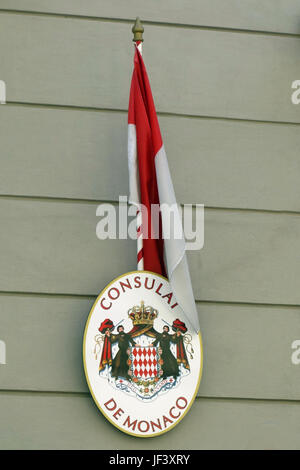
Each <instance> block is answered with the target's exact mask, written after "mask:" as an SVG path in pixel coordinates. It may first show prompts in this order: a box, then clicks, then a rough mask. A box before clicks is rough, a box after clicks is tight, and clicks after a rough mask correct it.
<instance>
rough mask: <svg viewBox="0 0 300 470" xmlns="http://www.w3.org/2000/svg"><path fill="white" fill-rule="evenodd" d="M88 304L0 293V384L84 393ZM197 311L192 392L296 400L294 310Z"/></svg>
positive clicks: (204, 307) (216, 307)
mask: <svg viewBox="0 0 300 470" xmlns="http://www.w3.org/2000/svg"><path fill="white" fill-rule="evenodd" d="M93 301H94V299H74V298H73V299H71V298H58V297H38V296H21V295H19V296H11V295H0V310H1V312H5V316H2V317H1V320H0V338H1V339H2V340H4V341H5V343H6V347H7V365H6V366H3V367H2V366H0V388H1V389H2V390H4V389H6V390H35V391H55V392H88V389H87V385H86V381H85V378H84V373H83V367H82V355H81V352H82V338H83V331H84V326H85V322H86V319H87V316H88V313H89V310H90V308H91V306H92V304H93ZM198 311H199V318H200V324H201V331H202V337H203V345H204V370H203V378H202V382H201V385H200V389H199V395H200V396H204V397H219V398H220V397H222V398H232V397H234V398H256V399H284V400H300V376H299V367H300V366H298V367H297V366H295V365H293V364H292V363H291V354H292V349H291V344H292V342H293V341H294V340H295V339H297V338H296V336H297V329H298V326H299V314H300V308H283V307H262V306H245V305H224V304H205V303H203V304H202V303H198ZM125 315H126V312H125ZM53 344H55V347H53ZM266 371H267V372H266ZM0 402H1V397H0Z"/></svg>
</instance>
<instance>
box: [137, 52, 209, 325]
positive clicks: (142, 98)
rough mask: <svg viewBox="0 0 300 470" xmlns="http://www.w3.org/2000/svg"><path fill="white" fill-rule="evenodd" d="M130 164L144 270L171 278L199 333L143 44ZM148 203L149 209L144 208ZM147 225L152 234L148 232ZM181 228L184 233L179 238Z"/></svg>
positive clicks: (140, 252) (180, 224) (178, 298)
mask: <svg viewBox="0 0 300 470" xmlns="http://www.w3.org/2000/svg"><path fill="white" fill-rule="evenodd" d="M128 166H129V190H130V196H129V203H131V204H134V205H135V206H136V207H137V212H138V215H137V236H138V240H137V243H138V269H139V270H143V269H144V270H145V271H152V272H155V273H158V274H162V275H164V276H167V277H168V279H169V282H170V284H171V287H172V290H173V293H174V296H175V297H176V301H177V303H178V304H179V306H180V307H181V308H182V310H183V312H184V314H185V315H186V317H187V318H188V319H189V321H190V323H191V324H192V325H193V326H194V328H195V330H196V331H197V332H198V331H199V329H200V328H199V320H198V314H197V309H196V305H195V300H194V295H193V289H192V284H191V278H190V273H189V268H188V264H187V259H186V253H185V251H186V243H185V239H184V234H183V231H182V222H181V214H180V211H179V208H178V206H177V203H176V197H175V193H174V188H173V183H172V179H171V175H170V171H169V166H168V161H167V156H166V152H165V149H164V145H163V141H162V137H161V133H160V128H159V124H158V120H157V115H156V110H155V106H154V101H153V97H152V93H151V88H150V83H149V79H148V75H147V72H146V68H145V64H144V61H143V59H142V55H141V53H140V51H139V46H136V50H135V56H134V70H133V75H132V81H131V89H130V98H129V109H128ZM142 205H143V206H144V207H146V208H147V211H140V208H141V206H142ZM153 205H159V207H160V208H161V212H160V216H159V236H158V238H152V237H151V232H153V231H154V232H155V231H156V230H157V227H155V228H154V227H153V224H154V221H153V214H151V207H152V206H153ZM156 207H157V206H156ZM162 207H169V208H170V207H172V208H173V219H172V224H173V230H170V217H169V211H166V212H164V210H162ZM175 207H176V209H175V210H174V208H175ZM145 212H146V214H145ZM146 218H147V220H145V219H146ZM145 227H147V234H149V235H148V236H143V234H144V231H143V230H144V228H145ZM174 227H175V229H174ZM179 227H180V229H181V230H180V231H181V236H180V237H178V235H177V236H176V237H175V236H174V234H175V232H177V234H178V228H179ZM170 235H171V236H170Z"/></svg>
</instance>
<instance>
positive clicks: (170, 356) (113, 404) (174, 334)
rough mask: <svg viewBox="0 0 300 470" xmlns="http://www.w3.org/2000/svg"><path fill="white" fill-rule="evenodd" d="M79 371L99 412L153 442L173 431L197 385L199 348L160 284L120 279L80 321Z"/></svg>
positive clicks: (143, 278) (144, 276) (149, 277)
mask: <svg viewBox="0 0 300 470" xmlns="http://www.w3.org/2000/svg"><path fill="white" fill-rule="evenodd" d="M83 355H84V367H85V373H86V378H87V382H88V385H89V388H90V391H91V393H92V396H93V398H94V400H95V402H96V404H97V406H98V407H99V409H100V410H101V411H102V413H103V414H104V415H105V416H106V417H107V418H108V419H109V421H111V423H112V424H114V425H115V426H116V427H118V428H119V429H121V430H122V431H124V432H126V433H129V434H133V435H136V436H141V437H152V436H156V435H159V434H161V433H163V432H166V431H168V430H169V429H171V428H172V427H174V426H175V425H176V424H177V423H178V422H179V421H180V420H181V419H182V418H183V416H184V415H185V413H186V412H187V411H188V409H189V408H190V406H191V405H192V402H193V400H194V398H195V395H196V393H197V390H198V386H199V383H200V378H201V372H202V358H203V354H202V344H201V337H200V334H199V335H198V334H197V333H196V332H194V330H193V328H192V326H191V325H190V324H189V321H188V318H187V316H185V315H184V312H183V311H182V310H181V308H180V306H179V305H178V304H177V302H176V299H175V297H174V295H173V293H172V290H171V287H170V284H169V282H168V280H167V279H165V278H163V277H161V276H159V275H157V274H154V273H150V272H147V271H134V272H131V273H127V274H124V275H123V276H121V277H119V278H117V279H115V280H114V281H113V282H112V283H110V284H109V285H108V286H107V287H106V288H105V289H104V290H103V291H102V293H101V294H100V295H99V297H98V298H97V300H96V302H95V304H94V306H93V308H92V310H91V312H90V315H89V318H88V321H87V325H86V330H85V335H84V345H83Z"/></svg>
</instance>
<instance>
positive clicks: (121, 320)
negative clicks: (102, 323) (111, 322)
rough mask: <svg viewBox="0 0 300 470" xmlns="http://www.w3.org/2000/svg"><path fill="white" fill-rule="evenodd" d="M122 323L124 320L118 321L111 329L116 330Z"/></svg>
mask: <svg viewBox="0 0 300 470" xmlns="http://www.w3.org/2000/svg"><path fill="white" fill-rule="evenodd" d="M123 321H124V319H123V320H120V321H119V323H117V324H116V325H115V326H114V328H113V329H115V328H117V327H118V326H119V325H120V323H122V322H123Z"/></svg>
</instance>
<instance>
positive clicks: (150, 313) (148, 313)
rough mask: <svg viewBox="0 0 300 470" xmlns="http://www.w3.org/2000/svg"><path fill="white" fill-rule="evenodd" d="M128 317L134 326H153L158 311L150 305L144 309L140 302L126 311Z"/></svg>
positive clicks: (142, 303)
mask: <svg viewBox="0 0 300 470" xmlns="http://www.w3.org/2000/svg"><path fill="white" fill-rule="evenodd" d="M128 316H129V318H130V319H131V320H132V323H133V324H134V325H153V322H154V320H155V318H157V316H158V310H155V308H153V307H150V305H149V306H148V307H145V304H144V302H143V301H141V305H135V306H134V307H132V308H130V309H129V310H128Z"/></svg>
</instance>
